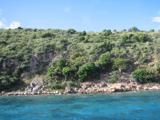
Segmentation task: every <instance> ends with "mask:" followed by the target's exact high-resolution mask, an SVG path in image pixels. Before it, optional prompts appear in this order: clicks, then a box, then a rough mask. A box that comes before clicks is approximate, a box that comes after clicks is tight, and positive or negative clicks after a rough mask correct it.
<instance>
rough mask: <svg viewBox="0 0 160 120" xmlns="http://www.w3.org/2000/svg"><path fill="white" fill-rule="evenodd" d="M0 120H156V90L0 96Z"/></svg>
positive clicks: (159, 119) (159, 95)
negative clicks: (97, 93)
mask: <svg viewBox="0 0 160 120" xmlns="http://www.w3.org/2000/svg"><path fill="white" fill-rule="evenodd" d="M0 120H160V91H157V92H138V93H116V94H112V95H79V96H78V95H68V96H29V97H25V96H23V97H13V96H12V97H0Z"/></svg>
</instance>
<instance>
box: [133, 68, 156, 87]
mask: <svg viewBox="0 0 160 120" xmlns="http://www.w3.org/2000/svg"><path fill="white" fill-rule="evenodd" d="M132 76H133V78H134V79H135V80H136V81H137V82H138V83H142V84H143V83H149V82H156V78H155V74H154V73H153V72H151V71H149V70H147V69H136V70H135V71H134V72H133V73H132Z"/></svg>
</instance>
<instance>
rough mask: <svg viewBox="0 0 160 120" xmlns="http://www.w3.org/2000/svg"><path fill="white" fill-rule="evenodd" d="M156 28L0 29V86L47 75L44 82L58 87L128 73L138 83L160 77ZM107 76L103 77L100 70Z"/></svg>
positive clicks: (112, 78)
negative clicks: (97, 29) (87, 29)
mask: <svg viewBox="0 0 160 120" xmlns="http://www.w3.org/2000/svg"><path fill="white" fill-rule="evenodd" d="M159 41H160V33H159V32H156V31H153V30H151V31H141V30H139V29H138V28H136V27H133V28H130V29H129V30H128V31H127V30H123V31H116V30H114V31H111V30H103V31H102V32H86V31H82V32H78V31H76V30H74V29H69V30H59V29H47V30H43V29H27V28H20V27H19V28H17V29H1V30H0V91H2V90H9V89H15V88H19V87H18V86H20V87H23V86H25V85H26V84H27V82H26V81H27V79H32V78H34V76H36V75H43V76H45V83H46V86H47V87H50V88H53V89H62V88H64V87H65V86H79V84H80V83H81V82H85V81H99V80H105V81H106V82H111V83H115V82H119V77H118V74H121V73H126V74H128V75H130V76H131V78H132V80H133V81H136V82H138V83H140V84H144V83H150V82H156V83H159V82H160V80H159V78H160V76H159V73H160V42H159ZM102 74H105V75H108V76H109V77H108V78H107V79H102V78H101V75H102Z"/></svg>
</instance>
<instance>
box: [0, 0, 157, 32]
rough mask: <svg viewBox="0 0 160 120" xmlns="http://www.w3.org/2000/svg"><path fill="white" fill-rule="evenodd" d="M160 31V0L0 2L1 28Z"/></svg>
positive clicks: (32, 0) (1, 0)
mask: <svg viewBox="0 0 160 120" xmlns="http://www.w3.org/2000/svg"><path fill="white" fill-rule="evenodd" d="M18 26H22V27H27V28H45V29H47V28H60V29H68V28H74V29H76V30H80V31H82V30H87V31H101V30H103V29H118V30H121V29H128V28H130V27H132V26H137V27H138V28H140V29H144V30H149V29H152V28H154V29H160V0H0V27H1V28H16V27H18Z"/></svg>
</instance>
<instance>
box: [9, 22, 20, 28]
mask: <svg viewBox="0 0 160 120" xmlns="http://www.w3.org/2000/svg"><path fill="white" fill-rule="evenodd" d="M20 26H21V23H20V22H18V21H12V22H11V24H10V25H9V27H8V28H10V29H15V28H18V27H20Z"/></svg>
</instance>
